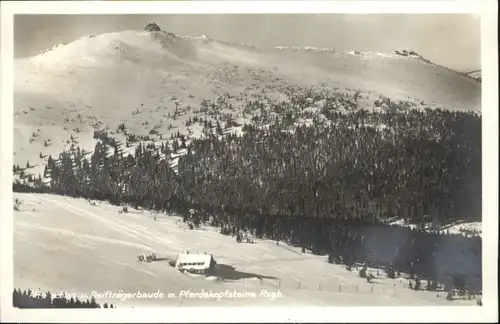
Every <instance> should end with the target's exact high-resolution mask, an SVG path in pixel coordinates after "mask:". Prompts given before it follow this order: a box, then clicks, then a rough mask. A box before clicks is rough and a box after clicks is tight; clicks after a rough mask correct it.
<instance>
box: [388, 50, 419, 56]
mask: <svg viewBox="0 0 500 324" xmlns="http://www.w3.org/2000/svg"><path fill="white" fill-rule="evenodd" d="M394 54H397V55H401V56H420V55H418V54H417V52H415V51H413V50H406V49H403V50H395V51H394Z"/></svg>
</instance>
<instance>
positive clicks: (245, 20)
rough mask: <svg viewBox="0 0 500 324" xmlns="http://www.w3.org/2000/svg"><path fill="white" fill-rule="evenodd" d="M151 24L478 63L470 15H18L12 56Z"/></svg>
mask: <svg viewBox="0 0 500 324" xmlns="http://www.w3.org/2000/svg"><path fill="white" fill-rule="evenodd" d="M149 22H155V23H157V24H158V25H159V26H160V27H161V29H162V30H165V31H168V32H173V33H176V34H178V35H183V36H200V35H203V34H205V35H208V36H210V37H212V38H215V39H220V40H224V41H228V42H236V43H245V44H253V45H256V46H278V45H280V46H314V47H328V48H333V49H335V50H338V51H343V50H358V51H374V52H385V53H391V52H393V50H394V49H401V48H403V49H413V50H415V51H416V52H418V53H419V54H421V55H422V56H424V57H426V58H428V59H429V60H431V61H433V62H434V63H437V64H440V65H444V66H447V67H450V68H453V69H456V70H461V71H472V70H476V69H480V68H481V24H480V19H479V18H478V17H476V16H474V15H470V14H259V15H257V14H216V15H16V16H15V19H14V37H15V38H14V56H15V57H27V56H33V55H37V54H39V53H42V52H44V51H45V50H46V49H48V48H52V47H53V46H54V45H57V44H60V43H63V42H64V43H66V42H71V41H73V40H76V39H78V38H80V37H83V36H86V35H91V34H93V35H95V34H100V33H106V32H114V31H120V30H143V29H144V27H145V26H146V25H147V24H148V23H149Z"/></svg>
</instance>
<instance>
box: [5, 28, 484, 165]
mask: <svg viewBox="0 0 500 324" xmlns="http://www.w3.org/2000/svg"><path fill="white" fill-rule="evenodd" d="M290 86H296V87H300V88H305V87H309V86H321V87H322V88H323V89H329V91H332V92H333V91H334V90H336V91H351V92H359V93H360V94H361V96H359V97H360V98H361V99H360V103H359V107H360V108H372V107H373V102H374V100H376V99H377V98H378V97H379V96H380V95H385V96H388V97H390V98H391V99H395V100H397V99H401V100H410V101H412V102H414V103H415V104H417V105H419V106H421V107H443V108H449V109H460V110H475V111H480V90H481V85H480V83H478V82H476V81H474V80H472V79H471V78H468V77H466V76H464V75H462V74H459V73H456V72H453V71H451V70H447V69H444V68H440V67H437V66H435V65H433V64H430V63H427V62H425V61H423V60H421V59H419V58H414V57H404V56H401V55H396V54H381V53H358V52H356V51H350V52H346V53H337V52H335V51H333V50H331V49H327V50H322V49H316V48H284V47H277V48H274V49H259V48H257V47H252V46H247V45H239V44H231V43H227V42H223V41H218V40H213V39H211V38H209V37H207V36H202V37H181V36H176V35H174V34H171V33H165V32H154V33H151V32H147V31H142V32H141V31H124V32H116V33H108V34H102V35H96V36H87V37H83V38H81V39H79V40H76V41H74V42H71V43H69V44H62V45H59V46H55V47H54V48H53V49H52V50H50V51H47V52H46V53H43V54H40V55H38V56H35V57H32V58H27V59H19V60H16V62H15V88H14V89H15V93H14V140H15V145H14V147H15V153H14V154H15V156H14V162H15V163H16V164H19V165H20V166H21V167H24V166H25V164H26V162H27V161H29V162H30V165H35V168H30V169H29V170H27V171H28V172H30V173H34V174H35V175H37V174H39V173H41V172H42V171H43V165H44V163H45V162H46V158H40V153H42V154H41V155H42V156H46V155H48V154H57V153H58V152H60V151H61V149H62V148H68V147H69V146H70V144H71V141H70V136H73V137H77V142H78V144H77V145H79V146H80V147H82V148H85V149H86V150H90V149H92V148H93V146H94V144H95V141H93V139H92V134H91V132H92V129H95V128H103V127H109V129H110V131H113V130H115V129H116V128H117V126H118V125H119V124H121V123H122V122H123V123H125V124H126V126H127V128H128V129H129V130H130V131H131V132H133V133H138V134H148V133H149V132H150V131H151V129H152V128H153V127H154V128H155V129H156V131H158V133H160V134H162V135H163V138H168V137H169V136H170V135H171V134H173V133H177V132H180V133H186V127H185V126H184V124H185V121H186V120H187V119H188V118H189V117H191V116H193V115H194V114H195V111H196V110H197V109H199V107H200V103H201V101H202V100H204V99H207V100H215V99H217V98H221V97H222V96H225V98H226V99H227V102H228V103H230V104H231V105H233V107H234V108H235V109H234V111H229V110H227V111H224V113H231V114H232V115H233V116H235V117H236V118H237V119H238V121H240V122H245V121H248V120H249V117H248V116H247V118H246V119H245V118H243V117H242V116H241V114H240V113H241V109H242V107H243V105H244V103H245V101H247V100H255V99H259V100H264V99H266V98H269V99H270V100H278V101H283V100H287V99H288V96H287V94H286V93H285V90H286V89H290ZM176 108H178V109H180V110H181V113H180V114H179V116H178V117H177V118H172V115H173V114H174V111H175V110H176ZM193 128H194V127H193ZM39 129H43V130H40V131H38V130H39ZM194 133H195V134H194V135H193V136H196V134H197V133H199V132H197V130H196V129H194ZM35 134H36V135H35ZM45 141H48V143H47V144H46V143H45Z"/></svg>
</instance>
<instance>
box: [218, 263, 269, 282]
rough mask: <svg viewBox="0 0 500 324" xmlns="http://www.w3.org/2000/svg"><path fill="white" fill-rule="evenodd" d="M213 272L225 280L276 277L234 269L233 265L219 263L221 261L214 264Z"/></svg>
mask: <svg viewBox="0 0 500 324" xmlns="http://www.w3.org/2000/svg"><path fill="white" fill-rule="evenodd" d="M215 272H216V275H217V276H219V277H221V278H222V279H226V280H239V279H250V278H257V279H276V280H277V279H278V278H276V277H273V276H264V275H260V274H256V273H250V272H242V271H238V270H236V268H235V267H233V266H231V265H227V264H221V263H218V264H217V265H216V266H215Z"/></svg>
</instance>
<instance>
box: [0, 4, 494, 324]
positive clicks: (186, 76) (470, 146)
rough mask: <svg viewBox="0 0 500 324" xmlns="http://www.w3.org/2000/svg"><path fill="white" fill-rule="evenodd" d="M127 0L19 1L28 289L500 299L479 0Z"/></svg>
mask: <svg viewBox="0 0 500 324" xmlns="http://www.w3.org/2000/svg"><path fill="white" fill-rule="evenodd" d="M354 2H356V1H354ZM374 2H376V1H374ZM485 2H486V3H489V4H491V5H492V3H491V2H490V1H485ZM49 3H50V2H49ZM61 3H63V2H61ZM278 3H279V2H278ZM2 5H3V4H2ZM20 5H21V4H20ZM64 5H65V6H68V8H70V7H71V6H70V5H69V4H68V3H66V4H64ZM106 5H107V7H106V8H108V9H109V8H111V7H110V4H106ZM219 5H220V6H221V7H222V6H223V4H221V3H219ZM52 6H58V4H57V3H54V2H53V3H52ZM120 6H121V7H120ZM124 6H125V5H124V4H123V3H122V4H121V5H118V4H116V6H114V7H113V8H115V12H112V11H103V12H95V13H92V12H88V11H87V12H82V13H79V12H75V11H74V10H73V11H72V12H71V13H67V14H65V13H64V12H61V11H58V10H55V11H54V13H48V12H44V13H33V12H28V13H23V12H16V13H14V14H11V16H10V18H9V22H11V24H12V25H11V26H10V25H9V26H8V27H5V25H7V23H6V24H5V25H4V22H5V21H4V16H3V14H2V30H3V32H2V70H3V71H2V82H4V81H5V80H7V79H8V78H10V79H8V80H9V82H11V84H9V86H8V87H4V85H3V84H4V83H2V90H4V91H2V92H4V93H2V100H4V99H3V97H4V96H9V93H10V90H12V93H11V98H9V99H8V100H10V101H8V102H9V103H10V105H11V107H12V111H10V110H8V114H7V113H5V112H4V107H6V106H7V105H5V106H4V103H5V102H7V101H5V102H4V101H2V113H3V114H2V119H3V117H5V116H7V115H8V116H7V117H8V118H9V121H8V123H11V126H10V127H11V128H9V129H5V132H7V130H8V132H9V133H10V132H11V133H12V134H11V136H12V137H11V140H12V143H11V144H8V145H12V146H7V144H4V139H2V169H3V171H2V186H3V187H2V188H7V189H2V190H5V192H7V191H9V193H8V195H7V194H6V195H4V198H3V199H2V208H3V210H2V211H3V217H2V218H9V223H5V224H4V221H6V220H4V219H2V227H4V225H7V226H10V228H9V229H7V231H10V229H12V233H11V235H12V236H9V237H10V240H11V241H12V243H9V244H11V248H12V259H10V260H6V259H4V258H6V256H5V255H3V256H2V268H3V265H4V262H5V264H10V267H11V268H12V272H11V273H10V275H11V276H12V277H11V278H12V279H10V278H9V279H6V280H7V281H9V282H12V289H10V288H9V292H8V294H9V296H8V298H9V299H8V304H9V307H10V308H13V309H14V311H16V312H21V314H22V312H23V311H24V310H26V309H29V310H36V309H47V308H49V309H52V308H54V309H55V308H61V309H71V310H75V311H77V310H82V309H88V308H100V309H104V308H106V309H107V308H113V310H112V311H111V310H110V311H106V314H107V315H106V316H108V313H111V314H109V316H113V315H112V314H113V313H114V312H115V313H116V314H117V313H118V312H120V311H121V310H124V309H128V310H130V309H134V310H137V311H139V310H138V309H142V310H144V309H154V308H169V309H179V312H180V311H181V310H182V311H183V312H186V313H191V312H193V311H194V309H195V308H196V307H204V308H205V307H206V308H210V309H212V310H213V311H215V310H216V309H217V308H221V307H224V308H228V309H240V308H245V309H247V310H248V311H251V310H252V308H258V309H271V310H272V309H282V310H283V309H285V310H286V309H291V310H292V309H298V308H301V307H307V308H311V307H314V309H320V310H321V309H334V307H335V308H336V307H360V308H357V310H356V312H358V313H359V312H363V308H364V307H367V308H368V307H370V308H372V307H373V308H377V307H412V309H413V310H412V314H415V313H418V309H419V307H415V306H420V307H422V309H423V308H425V309H427V311H428V310H429V309H440V307H442V309H447V312H448V314H449V315H448V316H453V315H454V313H455V310H454V309H456V310H457V312H458V310H460V309H462V310H463V309H464V307H465V309H466V310H467V309H469V312H475V314H481V311H482V310H483V311H484V314H485V315H484V318H488V319H492V320H494V319H495V317H494V316H493V317H491V316H492V315H493V314H494V315H495V316H496V319H498V312H497V307H498V306H497V299H492V297H493V298H497V291H496V289H497V288H496V286H497V282H496V281H487V280H496V279H491V278H492V276H491V275H488V276H487V275H486V272H485V271H486V270H485V264H486V261H485V260H486V258H488V260H489V262H491V263H493V262H496V261H495V260H497V259H495V258H497V245H496V244H495V245H494V246H491V247H490V246H487V245H486V244H485V243H483V239H484V237H483V234H484V235H485V236H486V235H487V234H486V232H487V231H488V228H490V230H491V231H494V229H493V227H496V228H497V227H498V209H496V210H495V208H492V207H491V206H492V205H491V204H492V203H493V204H496V205H493V206H496V207H498V203H497V202H492V201H491V199H496V198H491V196H489V197H490V198H488V199H490V201H489V202H488V203H489V204H490V205H489V207H487V209H486V207H485V206H486V198H485V194H486V193H485V188H487V187H486V184H485V181H490V182H491V181H498V177H497V176H498V173H497V171H493V170H491V171H490V170H489V169H488V170H485V165H486V164H485V160H484V159H485V158H484V157H485V154H489V155H488V156H491V155H496V156H498V146H494V145H492V146H487V145H486V144H485V143H486V142H485V141H486V140H493V141H497V140H498V138H497V139H492V138H491V137H492V136H488V135H485V134H487V133H485V129H484V127H483V126H484V124H488V125H489V126H488V127H489V129H491V127H492V126H491V125H492V123H493V127H496V128H498V120H497V119H495V120H492V119H485V118H483V117H484V116H483V115H486V110H495V114H498V102H496V103H495V101H492V102H491V101H490V102H488V106H487V105H486V104H485V99H484V98H485V93H486V94H488V93H491V91H497V90H495V89H493V88H492V87H490V86H489V89H490V90H485V87H483V86H484V83H483V82H484V80H483V72H484V71H485V62H484V57H485V53H482V48H483V50H484V46H485V45H484V44H483V47H482V42H487V41H488V40H487V39H484V22H483V27H482V19H483V18H484V17H483V16H482V14H481V12H471V13H467V12H449V13H443V12H438V13H433V12H426V13H412V12H411V11H409V12H402V13H391V12H388V13H383V12H376V13H370V12H361V13H357V12H327V13H324V12H322V11H321V10H320V9H318V10H317V13H299V12H296V13H280V12H270V13H245V12H239V13H224V12H221V13H213V12H211V13H210V14H205V13H200V12H198V13H187V12H184V13H169V12H168V11H167V9H165V10H159V11H158V12H149V13H137V14H133V13H131V12H127V13H120V10H119V9H120V8H124ZM276 6H278V4H276ZM6 7H7V6H6ZM259 7H260V8H264V7H265V3H261V4H260V5H259ZM281 7H282V8H285V5H281ZM22 8H27V7H26V6H22ZM96 8H99V6H96ZM491 8H495V7H494V6H493V5H492V6H491ZM97 10H98V9H96V11H97ZM2 11H3V8H2ZM11 11H12V10H11ZM28 11H29V10H28ZM5 28H8V29H9V32H10V31H11V32H12V35H10V37H11V38H12V43H11V44H10V46H11V52H10V53H12V54H11V56H12V57H11V58H10V61H9V62H10V64H11V66H10V67H9V70H8V71H10V73H11V74H10V76H9V77H7V76H5V75H4V73H7V70H4V65H3V64H4V57H3V56H4V53H5V52H4V50H5V47H4V46H5V43H4V40H5V39H4V32H5ZM482 28H483V29H482ZM5 34H7V32H5ZM482 35H483V36H482ZM482 38H483V39H482ZM491 41H492V42H493V41H494V39H493V38H491ZM495 41H496V37H495ZM5 42H6V41H5ZM491 54H492V53H490V55H491ZM493 54H495V53H493ZM490 64H491V63H490ZM490 66H491V65H490ZM490 73H491V72H490ZM494 73H497V71H494ZM485 78H486V77H485ZM490 78H491V75H490ZM5 82H7V81H5ZM495 82H496V80H495ZM488 91H489V92H488ZM490 99H491V97H490ZM6 100H7V99H6ZM495 105H496V106H495ZM489 116H490V115H489ZM496 116H497V115H496ZM483 119H484V121H485V123H483ZM10 121H11V122H10ZM3 127H4V121H2V128H3ZM4 134H5V133H4V130H2V137H4ZM496 134H497V135H498V132H497V133H496ZM485 137H487V138H485ZM493 137H494V136H493ZM488 145H490V144H488ZM7 147H9V148H11V151H12V152H10V151H8V150H7V149H6V148H7ZM485 150H487V151H489V152H488V153H485ZM6 155H9V156H8V157H6ZM491 161H493V160H491ZM496 161H498V160H496ZM496 163H497V162H496ZM488 165H489V166H491V163H490V164H488ZM497 166H498V165H496V167H497ZM9 168H12V172H11V171H10V169H9ZM493 175H494V176H495V178H496V179H491V178H492V176H493ZM4 183H6V184H5V185H4ZM496 184H498V182H496ZM492 190H498V188H497V186H496V188H493V189H492ZM487 191H489V190H487ZM3 192H4V191H2V193H3ZM492 192H493V191H492ZM494 192H496V193H497V194H498V191H494ZM490 193H491V192H490ZM495 197H497V195H495ZM7 198H8V199H7ZM10 204H12V206H11V205H10ZM486 210H487V211H488V212H486ZM495 212H496V214H495ZM486 218H488V219H489V220H488V222H489V223H488V226H485V222H486ZM10 220H12V223H10ZM2 233H4V232H3V230H2ZM488 235H490V236H489V241H488V242H496V243H497V242H498V232H496V233H493V234H491V232H490V234H488ZM491 235H493V236H491ZM494 235H496V236H494ZM2 241H3V240H2ZM2 245H4V243H3V242H2ZM2 250H4V246H2ZM489 271H490V272H488V273H490V274H491V271H495V273H493V277H495V276H496V271H497V270H496V265H495V266H493V265H491V268H490V270H489ZM2 276H4V273H3V272H2ZM2 279H4V277H2ZM492 285H494V286H495V287H492ZM483 289H484V290H487V289H489V291H490V293H489V294H486V293H485V294H483ZM492 289H495V290H494V291H493V290H492ZM5 290H6V289H5V287H4V288H2V306H3V305H4V300H3V299H4V298H7V296H4V294H5ZM10 296H12V299H10ZM6 303H7V302H6ZM485 304H488V308H485ZM191 308H193V310H189V309H191ZM396 309H397V308H396ZM487 309H488V311H486V310H487ZM492 309H493V312H492V311H491V310H492ZM495 309H496V310H495ZM87 311H88V312H90V310H87ZM52 312H53V313H57V311H56V310H53V311H52ZM311 312H314V311H311ZM332 312H334V311H332ZM390 312H391V308H387V309H386V310H385V311H384V313H386V314H385V316H386V319H385V320H386V321H388V320H389V318H390ZM486 313H487V315H486ZM325 314H326V313H325ZM331 314H333V313H331ZM261 315H262V314H261ZM54 316H57V315H54ZM189 316H192V317H191V318H195V319H196V314H191V315H189ZM256 316H257V315H256ZM283 316H284V315H283ZM353 316H359V314H358V315H353ZM428 316H429V317H430V318H431V319H432V316H431V315H428ZM263 317H264V315H262V318H263ZM358 318H359V317H358ZM395 318H404V315H403V316H402V317H401V316H400V317H395ZM439 318H447V317H446V316H444V315H442V316H441V317H439ZM453 318H455V317H449V319H450V321H452V320H453ZM247 319H248V318H240V319H233V321H245V320H247ZM415 319H417V318H415ZM64 320H65V321H72V320H76V319H67V318H66V319H64ZM205 320H207V318H205V317H204V316H202V314H201V313H198V321H201V322H203V321H205ZM284 320H286V319H284ZM324 320H328V321H332V320H335V318H334V316H333V315H330V317H328V316H327V318H325V319H324ZM368 320H376V319H374V318H370V319H368ZM458 320H460V319H458ZM212 321H217V319H212Z"/></svg>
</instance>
